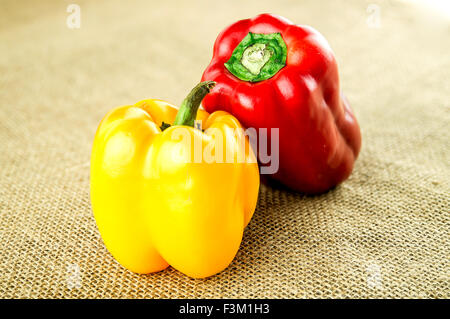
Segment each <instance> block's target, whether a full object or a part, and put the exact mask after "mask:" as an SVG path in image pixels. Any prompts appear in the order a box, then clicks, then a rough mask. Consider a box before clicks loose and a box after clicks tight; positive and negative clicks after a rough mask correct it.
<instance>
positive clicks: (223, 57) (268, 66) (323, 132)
mask: <svg viewBox="0 0 450 319" xmlns="http://www.w3.org/2000/svg"><path fill="white" fill-rule="evenodd" d="M206 80H212V81H215V82H217V85H216V87H215V88H214V89H213V90H212V91H211V93H210V94H208V95H207V96H206V98H205V99H204V100H203V106H204V108H205V109H206V110H207V111H208V112H213V111H216V110H225V111H228V112H230V113H232V114H233V115H234V116H236V117H237V118H238V119H239V121H241V123H243V125H244V126H246V127H253V128H256V129H259V128H279V169H278V171H277V172H276V173H274V174H273V175H272V177H273V178H274V179H275V180H278V181H279V182H281V183H283V184H285V185H286V186H288V187H290V188H292V189H294V190H297V191H302V192H306V193H320V192H324V191H326V190H328V189H330V188H332V187H333V186H335V185H337V184H339V183H340V182H342V181H343V180H345V179H347V177H348V176H349V175H350V173H351V172H352V169H353V164H354V161H355V160H356V158H357V156H358V153H359V150H360V147H361V133H360V129H359V125H358V122H357V121H356V118H355V116H354V114H353V112H352V110H351V108H350V106H349V104H348V101H347V100H346V99H345V97H344V96H343V95H342V93H341V91H340V87H339V75H338V68H337V64H336V59H335V56H334V54H333V51H332V50H331V48H330V46H329V44H328V42H327V41H326V40H325V38H324V37H323V36H322V35H321V34H320V33H318V32H317V31H316V30H314V29H313V28H311V27H309V26H303V25H295V24H293V23H291V22H290V21H288V20H286V19H284V18H282V17H279V16H275V15H271V14H261V15H259V16H257V17H255V18H253V19H246V20H241V21H238V22H236V23H234V24H232V25H231V26H229V27H228V28H226V29H225V30H224V31H222V33H220V35H219V36H218V38H217V40H216V42H215V45H214V54H213V58H212V60H211V63H210V64H209V66H208V67H207V68H206V70H205V72H204V73H203V77H202V81H206ZM267 132H268V133H267V135H268V136H267V137H268V138H269V140H270V138H271V136H270V130H267Z"/></svg>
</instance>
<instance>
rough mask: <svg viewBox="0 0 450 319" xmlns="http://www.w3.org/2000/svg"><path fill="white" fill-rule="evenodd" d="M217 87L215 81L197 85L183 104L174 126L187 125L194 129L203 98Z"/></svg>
mask: <svg viewBox="0 0 450 319" xmlns="http://www.w3.org/2000/svg"><path fill="white" fill-rule="evenodd" d="M215 85H216V82H214V81H205V82H200V83H199V84H197V85H196V86H195V87H194V88H193V89H192V91H191V92H190V93H189V94H188V96H187V97H186V98H185V99H184V101H183V103H181V106H180V109H179V110H178V113H177V116H176V117H175V121H174V122H173V125H186V126H192V127H194V121H195V119H196V118H197V111H198V108H199V107H200V103H201V102H202V100H203V98H204V97H205V96H206V94H208V93H209V92H210V91H211V90H212V88H213V87H214V86H215Z"/></svg>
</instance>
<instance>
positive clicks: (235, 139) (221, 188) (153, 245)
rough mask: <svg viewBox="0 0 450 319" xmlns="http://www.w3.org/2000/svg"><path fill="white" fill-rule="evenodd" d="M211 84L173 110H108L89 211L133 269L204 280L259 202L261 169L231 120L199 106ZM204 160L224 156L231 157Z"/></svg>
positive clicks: (149, 103)
mask: <svg viewBox="0 0 450 319" xmlns="http://www.w3.org/2000/svg"><path fill="white" fill-rule="evenodd" d="M214 84H215V83H214V82H212V81H208V82H202V83H200V84H199V85H197V86H196V87H195V88H194V89H193V90H192V92H191V93H190V94H189V95H188V97H187V98H186V99H185V100H184V102H183V104H182V106H181V107H180V109H179V111H178V109H177V108H176V107H175V106H173V105H171V104H169V103H167V102H164V101H161V100H154V99H149V100H144V101H141V102H139V103H137V104H135V105H133V106H123V107H118V108H116V109H113V110H112V111H111V112H109V113H108V114H107V115H106V116H105V118H104V119H103V120H102V122H101V123H100V125H99V127H98V130H97V133H96V136H95V139H94V144H93V149H92V155H91V175H90V178H91V202H92V209H93V212H94V216H95V219H96V222H97V226H98V229H99V231H100V234H101V236H102V239H103V241H104V243H105V245H106V247H107V249H108V250H109V251H110V252H111V254H112V255H113V256H114V258H115V259H116V260H117V261H118V262H119V263H120V264H121V265H123V266H124V267H126V268H127V269H129V270H131V271H133V272H136V273H141V274H146V273H151V272H156V271H160V270H163V269H165V268H166V267H168V265H171V266H172V267H174V268H175V269H177V270H179V271H180V272H182V273H184V274H186V275H188V276H190V277H194V278H203V277H208V276H211V275H214V274H216V273H218V272H220V271H222V270H223V269H225V268H226V267H227V266H228V265H229V264H230V263H231V261H232V260H233V258H234V256H235V255H236V253H237V251H238V249H239V246H240V243H241V240H242V235H243V230H244V228H245V226H246V225H247V224H248V223H249V221H250V219H251V217H252V215H253V212H254V210H255V206H256V201H257V196H258V189H259V173H258V165H257V162H256V158H255V155H254V153H253V151H252V149H251V147H250V146H249V142H248V138H247V136H244V135H243V132H242V130H240V129H242V127H241V125H240V124H239V122H238V121H237V120H236V118H234V117H233V116H232V115H230V114H228V113H226V112H223V111H218V112H214V113H212V114H211V115H209V114H208V113H207V112H206V111H204V110H198V107H199V105H200V102H201V100H202V99H203V97H204V96H205V95H206V94H207V93H208V92H209V91H210V89H211V88H212V87H213V86H214ZM177 111H178V113H177ZM194 119H197V120H202V123H204V125H203V128H204V129H205V130H204V132H203V131H202V130H200V129H198V128H194V127H193V125H194ZM167 124H173V125H172V126H170V127H168V128H166V126H168V125H167ZM161 128H163V129H164V130H163V131H162V130H161ZM217 133H220V134H217ZM216 135H222V137H223V143H222V142H221V141H220V139H218V138H217V136H216ZM199 149H200V152H201V154H200V157H201V158H200V159H199V158H198V155H199ZM202 154H203V155H204V154H210V155H211V156H213V158H214V159H218V158H220V155H221V154H222V155H223V158H224V159H225V154H228V155H230V154H231V155H230V158H231V159H232V161H231V162H230V160H223V163H221V162H220V160H215V161H211V158H209V159H208V157H207V156H202ZM218 155H219V156H218ZM211 156H210V157H211ZM239 158H241V159H242V158H244V160H243V161H242V160H238V159H239Z"/></svg>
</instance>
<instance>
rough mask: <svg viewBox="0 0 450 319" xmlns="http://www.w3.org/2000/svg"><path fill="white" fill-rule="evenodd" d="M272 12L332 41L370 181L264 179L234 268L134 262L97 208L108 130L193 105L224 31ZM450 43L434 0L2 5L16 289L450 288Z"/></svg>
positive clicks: (7, 267) (2, 188) (168, 292)
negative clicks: (133, 115) (128, 263)
mask: <svg viewBox="0 0 450 319" xmlns="http://www.w3.org/2000/svg"><path fill="white" fill-rule="evenodd" d="M70 3H77V4H78V5H79V6H80V9H81V25H80V28H79V29H70V28H69V27H68V26H67V24H66V20H67V17H68V16H69V15H70V13H68V12H67V11H66V10H67V6H68V5H69V4H70ZM261 12H272V13H276V14H280V15H283V16H285V17H287V18H289V19H290V20H292V21H295V22H296V23H301V24H309V25H312V26H314V27H315V28H316V29H318V30H319V31H320V32H321V33H322V34H323V35H324V36H325V37H326V38H327V39H328V40H329V42H330V44H331V46H332V48H333V49H334V51H335V53H336V56H337V60H338V63H339V68H340V75H341V82H342V87H343V89H344V91H345V93H346V94H347V96H348V98H349V100H350V102H351V104H352V106H353V109H354V111H355V113H356V115H357V118H358V119H359V122H360V125H361V129H362V134H363V147H362V151H361V154H360V157H359V159H358V161H357V162H356V165H355V169H354V172H353V174H352V175H351V177H350V179H349V180H347V181H346V182H344V183H343V184H342V185H340V186H339V187H337V188H336V189H334V190H331V191H329V192H328V193H326V194H323V195H320V196H305V195H302V194H296V193H294V192H290V191H287V190H283V189H280V188H278V187H275V186H266V185H263V186H262V187H261V191H260V197H259V203H258V206H257V209H256V212H255V215H254V217H253V219H252V221H251V223H250V224H249V226H248V228H247V229H246V231H245V235H244V238H243V241H242V245H241V248H240V250H239V252H238V254H237V256H236V258H235V259H234V261H233V262H232V264H231V265H230V266H229V267H228V268H227V269H226V270H225V271H223V272H222V273H220V274H218V275H216V276H213V277H211V278H208V279H203V280H195V279H190V278H187V277H186V276H184V275H182V274H181V273H179V272H177V271H176V270H174V269H172V268H168V269H167V270H165V271H162V272H160V273H156V274H151V275H137V274H133V273H131V272H130V271H127V270H126V269H124V268H123V267H121V266H120V265H119V264H118V263H117V262H115V260H114V259H113V258H112V257H111V255H110V254H109V253H108V251H107V250H106V249H105V247H104V245H103V243H102V241H101V238H100V235H99V233H98V230H97V228H96V225H95V221H94V218H93V215H92V211H91V207H90V199H89V158H90V152H91V143H92V140H93V137H94V133H95V130H96V127H97V125H98V123H99V122H100V120H101V118H102V117H103V116H104V115H105V114H106V113H107V112H108V111H109V110H110V109H112V108H113V107H115V106H119V105H126V104H132V103H135V102H137V101H139V100H141V99H144V98H151V97H152V98H161V99H165V100H167V101H171V102H173V103H175V104H179V103H180V102H181V100H182V99H183V98H184V96H185V95H186V94H187V92H188V91H189V90H190V89H191V88H192V87H193V86H194V85H195V84H196V83H197V82H198V81H199V79H200V77H201V74H202V72H203V70H204V68H205V67H206V66H207V64H208V63H209V60H210V58H211V55H212V46H213V42H214V40H215V38H216V36H217V34H218V33H219V32H220V31H221V30H222V29H223V28H224V27H225V26H227V25H229V24H230V23H232V22H234V21H236V20H238V19H242V18H247V17H252V16H254V15H256V14H258V13H261ZM449 52H450V19H449V15H448V11H447V12H444V11H443V10H434V9H433V8H431V9H430V8H428V7H425V6H424V5H422V4H420V3H418V2H417V1H400V0H390V1H387V0H386V1H376V0H371V1H348V0H345V1H313V0H311V1H300V0H296V1H285V0H277V1H273V0H258V1H239V0H233V1H228V0H227V1H128V2H126V3H125V2H123V1H106V0H100V1H81V0H77V1H72V0H71V1H62V0H60V1H45V0H44V1H39V2H38V1H33V2H32V1H15V0H2V1H1V2H0V145H1V152H0V196H1V197H0V297H1V298H11V297H12V298H18V297H20V298H22V297H26V298H29V297H31V298H40V297H50V298H91V297H93V298H111V297H119V298H122V297H123V298H159V297H164V298H171V297H193V298H210V297H225V298H240V297H248V298H252V297H260V298H265V297H272V298H309V297H357V298H358V297H361V298H366V297H399V298H406V297H418V298H428V297H432V298H448V297H450V289H449V288H450V287H449V282H450V280H449V278H450V269H449V255H450V254H449V252H450V250H449V243H450V238H449V233H450V232H449V230H450V229H449V228H450V214H449V212H450V199H449V195H450V185H449V181H450V167H449V164H450V149H449V146H450V142H449V140H450V136H449V126H450V102H449V98H450V86H449V85H450V84H449V83H450V79H449V70H450V55H449Z"/></svg>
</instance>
